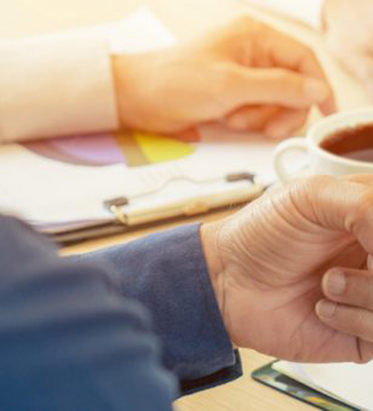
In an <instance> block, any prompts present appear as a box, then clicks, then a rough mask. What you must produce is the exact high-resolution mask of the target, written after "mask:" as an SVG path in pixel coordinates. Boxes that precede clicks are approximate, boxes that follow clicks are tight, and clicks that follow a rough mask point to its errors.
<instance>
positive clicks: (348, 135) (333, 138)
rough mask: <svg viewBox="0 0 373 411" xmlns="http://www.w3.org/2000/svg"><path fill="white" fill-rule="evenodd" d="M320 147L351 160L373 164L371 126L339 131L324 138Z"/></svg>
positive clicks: (366, 125) (372, 131)
mask: <svg viewBox="0 0 373 411" xmlns="http://www.w3.org/2000/svg"><path fill="white" fill-rule="evenodd" d="M320 147H321V148H323V149H324V150H326V151H329V153H332V154H335V155H338V156H342V157H345V158H349V159H351V160H358V161H365V162H369V163H373V124H365V125H361V126H356V127H350V128H346V129H343V130H339V131H337V132H334V133H333V134H330V135H329V136H327V137H325V139H324V140H323V141H322V142H321V144H320Z"/></svg>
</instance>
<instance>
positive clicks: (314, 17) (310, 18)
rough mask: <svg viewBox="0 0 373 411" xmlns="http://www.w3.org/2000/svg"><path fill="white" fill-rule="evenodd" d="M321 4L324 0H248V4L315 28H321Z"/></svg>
mask: <svg viewBox="0 0 373 411" xmlns="http://www.w3.org/2000/svg"><path fill="white" fill-rule="evenodd" d="M323 2H324V0H249V3H252V4H255V5H258V6H262V7H267V8H270V9H272V10H274V11H276V12H279V13H282V14H286V15H288V16H289V17H292V18H295V19H297V20H301V21H304V22H306V23H308V24H310V25H311V26H313V27H315V28H319V27H320V26H321V12H322V7H323Z"/></svg>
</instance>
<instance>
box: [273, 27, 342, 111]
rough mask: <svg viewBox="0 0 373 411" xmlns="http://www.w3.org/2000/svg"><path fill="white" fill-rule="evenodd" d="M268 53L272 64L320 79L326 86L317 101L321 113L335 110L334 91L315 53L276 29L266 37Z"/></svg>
mask: <svg viewBox="0 0 373 411" xmlns="http://www.w3.org/2000/svg"><path fill="white" fill-rule="evenodd" d="M267 42H268V43H269V44H268V45H267V47H268V49H269V53H270V54H271V58H272V62H273V64H274V66H277V67H283V68H287V69H289V70H293V71H298V72H299V73H301V74H304V75H305V76H306V77H313V78H316V79H319V80H321V81H322V82H323V83H324V84H325V85H327V87H328V94H327V96H326V97H325V99H324V100H323V101H322V102H320V103H319V107H320V110H321V111H322V113H323V114H325V115H328V114H332V113H334V112H335V111H336V102H335V98H334V93H333V91H332V88H331V86H330V83H329V80H328V78H327V76H326V74H325V72H324V70H323V68H322V66H321V64H320V63H319V60H318V58H317V56H316V55H315V53H314V52H313V51H312V49H311V48H309V47H308V46H306V45H304V44H302V43H300V42H298V41H297V40H295V39H294V38H292V37H290V36H287V35H286V34H284V33H279V32H278V31H277V30H274V29H271V31H270V32H269V37H268V39H267Z"/></svg>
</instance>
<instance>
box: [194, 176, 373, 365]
mask: <svg viewBox="0 0 373 411" xmlns="http://www.w3.org/2000/svg"><path fill="white" fill-rule="evenodd" d="M369 184H370V185H373V178H372V177H371V176H370V177H361V178H360V177H355V181H349V180H348V179H337V178H334V177H312V178H308V179H305V180H300V181H297V182H294V183H292V184H290V185H288V186H287V187H283V188H277V189H275V190H274V191H272V192H269V193H267V194H266V195H265V196H263V197H262V198H260V199H259V200H257V201H256V202H254V203H252V204H251V205H249V206H248V207H247V208H246V209H244V210H243V211H241V212H240V213H239V214H237V215H236V216H233V217H231V218H229V219H227V220H225V221H222V222H219V223H211V224H206V225H205V226H203V228H202V240H203V244H204V248H205V253H206V258H207V262H208V265H209V267H210V273H211V276H212V280H213V284H214V289H215V291H216V295H217V298H218V302H219V306H220V308H221V310H222V313H223V318H224V321H225V324H226V327H227V330H228V332H229V333H230V336H231V338H232V341H233V342H234V343H235V344H236V345H238V346H240V347H249V348H253V349H256V350H258V351H260V352H263V353H265V354H269V355H272V356H276V357H279V358H283V359H288V360H292V361H303V362H339V361H355V362H364V361H368V360H370V359H372V358H373V312H372V310H373V303H372V301H373V300H372V294H373V275H370V274H368V272H366V271H359V270H360V269H361V268H364V267H366V262H367V257H368V255H373V234H372V233H373V187H371V186H369ZM338 267H343V269H342V271H343V272H344V273H346V275H347V284H348V285H347V286H346V291H345V292H342V293H340V294H338V295H337V294H335V293H334V294H331V292H328V291H327V284H328V281H329V280H330V278H331V272H330V271H329V270H332V269H335V268H338ZM340 271H341V270H340ZM323 277H324V280H323ZM322 283H323V286H322ZM368 286H369V287H368ZM322 287H323V289H322ZM324 293H326V295H327V296H328V298H329V299H331V300H333V301H339V302H340V303H341V305H340V306H338V307H337V309H336V310H334V314H335V315H334V317H333V316H332V317H329V318H328V319H326V317H325V316H324V315H323V316H322V309H323V306H324V307H325V301H323V302H320V301H321V300H325V296H324ZM346 304H348V305H351V306H352V307H347V306H346ZM316 307H317V309H316ZM359 307H360V308H359Z"/></svg>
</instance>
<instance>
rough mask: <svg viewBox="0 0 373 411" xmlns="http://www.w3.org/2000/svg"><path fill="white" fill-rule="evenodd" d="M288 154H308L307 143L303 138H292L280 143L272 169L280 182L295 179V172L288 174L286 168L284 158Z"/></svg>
mask: <svg viewBox="0 0 373 411" xmlns="http://www.w3.org/2000/svg"><path fill="white" fill-rule="evenodd" d="M290 152H302V153H305V154H308V147H307V142H306V140H305V138H304V137H294V138H290V139H288V140H285V141H283V142H282V143H280V144H279V145H278V146H277V148H276V150H275V159H274V167H275V171H276V173H277V175H278V177H279V179H280V180H281V181H282V182H288V181H290V180H292V179H293V178H294V177H296V174H297V173H296V172H294V171H293V172H289V171H288V169H287V168H286V161H285V157H286V154H288V153H290Z"/></svg>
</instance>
